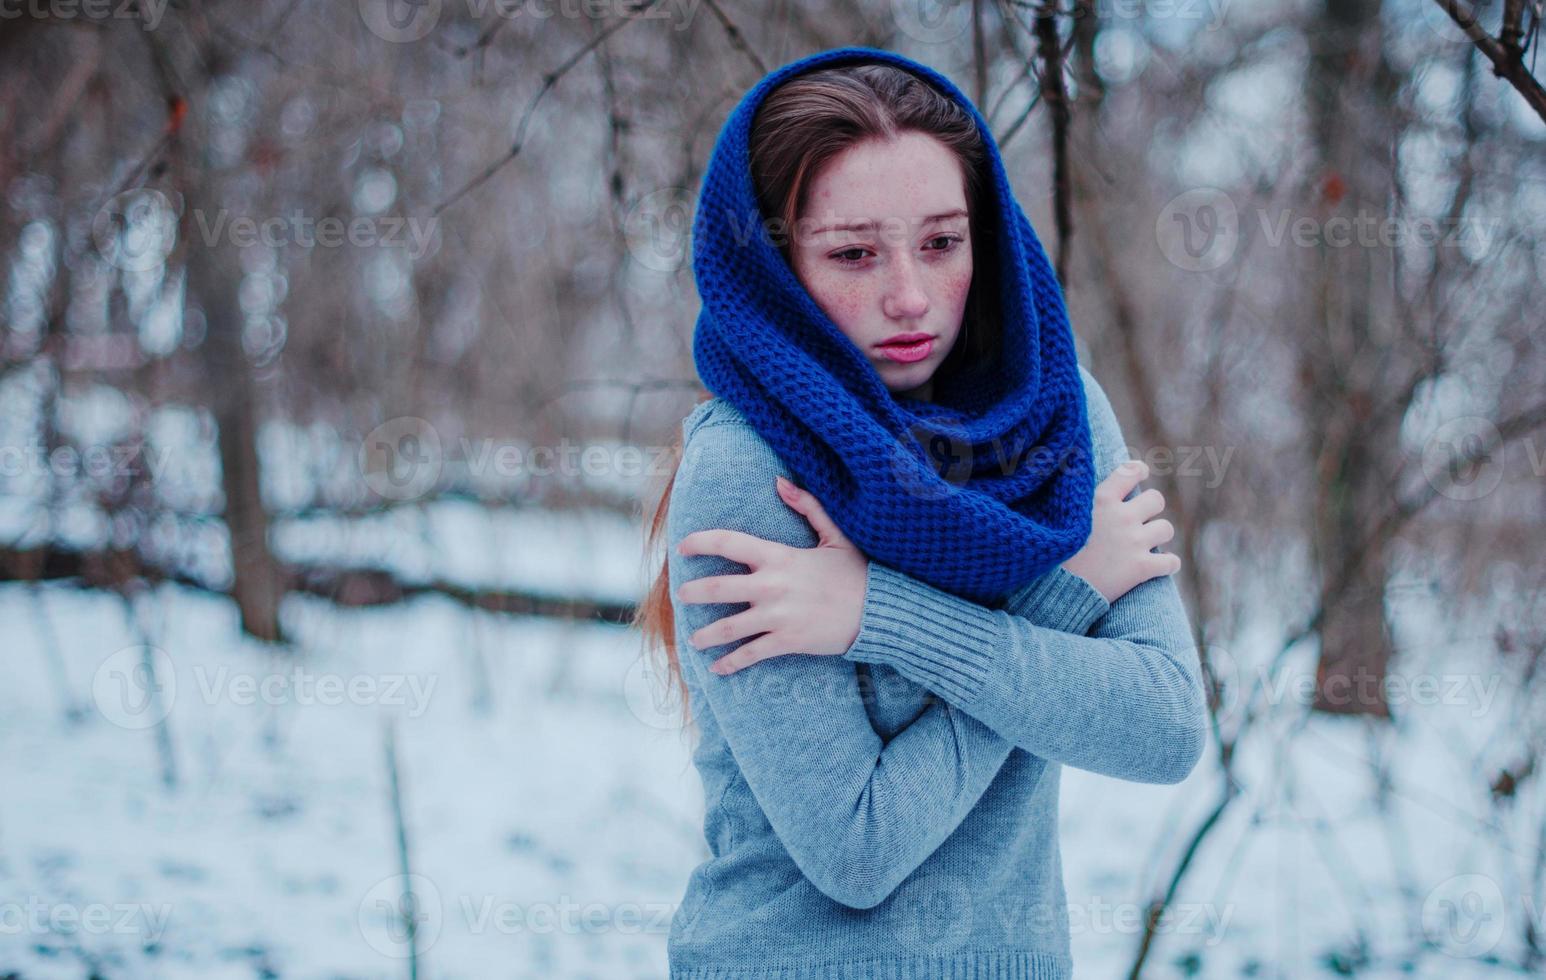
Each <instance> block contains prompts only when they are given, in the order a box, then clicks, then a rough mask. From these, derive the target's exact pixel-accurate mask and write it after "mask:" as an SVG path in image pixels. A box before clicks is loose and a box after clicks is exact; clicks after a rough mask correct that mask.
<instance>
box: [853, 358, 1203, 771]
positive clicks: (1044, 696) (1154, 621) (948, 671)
mask: <svg viewBox="0 0 1546 980" xmlns="http://www.w3.org/2000/svg"><path fill="white" fill-rule="evenodd" d="M1086 385H1087V388H1088V392H1089V397H1088V403H1089V407H1090V419H1091V427H1092V431H1093V433H1094V436H1095V439H1094V442H1095V448H1096V454H1097V462H1096V474H1097V482H1099V481H1100V480H1103V479H1105V477H1106V476H1107V475H1108V474H1109V473H1110V472H1111V471H1112V470H1113V469H1115V468H1116V466H1117V465H1118V464H1119V463H1120V462H1121V461H1122V460H1124V459H1126V458H1127V452H1126V449H1125V443H1124V442H1123V440H1122V435H1121V429H1120V427H1119V425H1118V423H1117V420H1116V415H1115V413H1114V412H1113V411H1112V409H1111V406H1110V403H1109V402H1108V401H1107V399H1106V397H1105V395H1104V393H1103V392H1101V391H1100V390H1099V388H1098V386H1094V381H1093V378H1090V377H1089V376H1088V375H1086ZM1138 492H1139V489H1138V488H1134V490H1133V494H1134V495H1135V494H1137V493H1138ZM1131 496H1132V495H1129V499H1131ZM1048 602H1060V603H1062V604H1064V605H1066V606H1068V607H1069V609H1070V610H1071V615H1072V613H1073V612H1074V611H1080V610H1082V611H1083V614H1082V615H1079V616H1076V617H1075V622H1076V626H1075V628H1074V629H1071V630H1067V631H1065V630H1060V629H1055V628H1051V627H1049V626H1047V625H1045V624H1044V623H1040V622H1037V621H1036V620H1035V619H1033V618H1027V615H1026V614H1027V613H1031V614H1034V613H1035V611H1036V609H1037V607H1038V606H1040V605H1044V604H1046V603H1048ZM1085 615H1087V616H1088V619H1087V620H1084V622H1085V623H1086V624H1088V623H1089V621H1090V620H1093V621H1094V624H1093V625H1094V629H1093V631H1092V632H1090V635H1085V633H1086V630H1084V629H1082V628H1079V627H1078V625H1077V624H1078V621H1079V620H1081V619H1083V618H1084V616H1085ZM843 656H844V657H845V658H846V659H849V660H853V661H857V662H865V663H881V664H889V665H891V666H892V667H894V668H895V669H896V670H897V671H898V672H899V673H901V674H902V675H904V676H906V677H908V678H909V679H911V680H913V681H915V682H917V683H918V684H921V685H922V686H924V687H926V688H928V689H929V690H931V691H933V692H934V693H936V694H938V695H939V696H941V697H943V698H944V699H945V700H946V701H948V702H949V703H951V704H953V705H955V706H957V707H959V708H961V709H963V710H964V711H966V712H967V713H968V714H970V715H971V716H972V717H974V718H977V719H979V720H980V721H982V722H983V723H985V724H986V725H987V726H988V727H989V728H991V729H993V730H994V731H995V732H998V733H999V734H1000V735H1002V736H1004V737H1005V738H1007V739H1008V740H1010V741H1011V742H1013V743H1014V744H1015V745H1017V746H1019V747H1020V748H1023V749H1025V750H1026V751H1028V752H1031V753H1032V754H1034V755H1037V756H1040V757H1042V758H1044V759H1049V760H1052V761H1055V762H1059V763H1063V764H1065V765H1070V766H1074V767H1076V768H1079V769H1086V770H1089V771H1091V772H1098V773H1103V774H1105V775H1109V776H1115V777H1117V778H1120V779H1127V780H1133V781H1137V782H1146V783H1176V782H1180V781H1181V780H1183V779H1185V778H1186V776H1187V774H1188V773H1190V772H1191V771H1192V769H1193V768H1194V767H1195V766H1196V764H1197V761H1198V759H1199V758H1200V757H1201V755H1202V752H1203V749H1204V748H1205V746H1206V744H1207V730H1208V715H1207V709H1206V700H1205V695H1204V690H1203V684H1202V672H1201V667H1200V665H1199V662H1198V654H1197V648H1196V644H1195V642H1194V641H1193V639H1192V633H1191V628H1190V625H1189V623H1188V620H1187V614H1186V608H1185V606H1184V604H1183V603H1182V601H1181V596H1180V592H1179V590H1178V589H1177V587H1176V584H1175V580H1174V577H1173V576H1170V575H1162V576H1159V577H1157V578H1151V579H1148V580H1146V581H1144V582H1141V583H1139V584H1138V585H1137V586H1135V587H1134V588H1132V589H1131V590H1129V591H1128V592H1127V593H1126V594H1125V595H1122V596H1119V597H1118V598H1117V600H1116V601H1115V602H1113V603H1109V604H1108V603H1107V602H1106V600H1105V597H1104V596H1102V595H1101V594H1100V593H1099V592H1098V591H1097V590H1096V589H1095V588H1094V587H1093V586H1091V585H1090V584H1089V583H1088V582H1086V581H1085V580H1084V579H1082V578H1080V577H1079V576H1077V575H1073V574H1072V573H1070V572H1068V571H1066V570H1065V569H1063V568H1062V567H1061V566H1058V567H1057V568H1054V569H1053V570H1052V572H1050V573H1048V574H1047V575H1044V576H1042V578H1040V579H1037V580H1036V581H1035V582H1033V583H1032V585H1031V586H1030V587H1028V588H1026V589H1022V590H1021V591H1019V592H1017V593H1015V594H1013V595H1012V596H1011V597H1010V600H1009V602H1008V603H1006V606H1005V608H1004V609H990V608H987V607H984V606H982V605H979V604H977V603H974V602H971V601H970V600H967V599H963V598H961V597H959V596H957V595H955V594H954V593H951V592H946V591H943V590H941V589H938V588H935V587H934V586H932V585H930V584H928V583H926V582H923V581H921V580H919V579H916V578H913V577H912V576H909V575H906V574H904V573H902V572H900V571H898V570H896V569H894V568H891V567H889V566H887V565H883V564H880V563H879V562H876V561H874V560H872V561H871V562H870V563H869V579H868V584H867V587H866V593H865V602H864V613H863V618H862V620H861V623H860V628H859V634H858V636H857V637H856V638H855V640H854V643H853V645H852V646H851V647H850V648H849V649H848V650H847V651H846V652H845V653H844V654H843Z"/></svg>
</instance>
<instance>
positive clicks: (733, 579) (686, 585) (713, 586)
mask: <svg viewBox="0 0 1546 980" xmlns="http://www.w3.org/2000/svg"><path fill="white" fill-rule="evenodd" d="M762 596H763V593H762V589H761V583H760V582H759V581H758V578H757V576H756V575H755V574H751V573H748V572H736V573H735V574H733V575H706V576H704V577H703V578H695V579H693V580H692V581H690V582H683V583H682V584H681V586H680V587H679V588H678V589H677V590H676V598H677V600H678V601H680V602H752V601H755V600H757V599H760V598H762Z"/></svg>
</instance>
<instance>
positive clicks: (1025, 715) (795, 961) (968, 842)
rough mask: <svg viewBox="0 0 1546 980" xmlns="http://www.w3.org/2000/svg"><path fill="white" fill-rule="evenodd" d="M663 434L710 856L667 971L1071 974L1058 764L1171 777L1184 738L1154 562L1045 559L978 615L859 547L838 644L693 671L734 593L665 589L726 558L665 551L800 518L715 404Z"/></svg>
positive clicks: (769, 461) (686, 906) (679, 616)
mask: <svg viewBox="0 0 1546 980" xmlns="http://www.w3.org/2000/svg"><path fill="white" fill-rule="evenodd" d="M1080 378H1081V381H1082V382H1083V384H1084V385H1086V386H1088V387H1087V391H1086V394H1087V397H1088V399H1089V404H1090V411H1091V425H1092V441H1093V447H1094V450H1095V454H1096V469H1097V473H1099V474H1100V476H1101V477H1102V478H1104V476H1105V475H1106V474H1108V473H1110V471H1111V470H1112V469H1114V468H1115V467H1116V465H1117V464H1118V463H1119V462H1121V461H1122V460H1124V459H1126V458H1127V454H1126V452H1125V451H1124V448H1123V447H1124V445H1125V443H1124V441H1123V439H1122V434H1121V431H1120V429H1119V427H1118V425H1117V422H1116V417H1115V415H1114V414H1113V413H1112V410H1111V406H1110V403H1109V401H1108V400H1107V399H1106V397H1105V394H1104V392H1102V391H1101V390H1100V388H1099V386H1098V385H1097V384H1096V383H1095V380H1094V378H1093V377H1091V376H1090V375H1089V373H1088V372H1087V371H1084V370H1083V369H1082V368H1081V369H1080ZM682 431H683V440H684V446H685V449H684V453H683V457H682V462H681V465H680V468H679V469H678V470H677V476H676V479H675V481H674V482H673V485H672V489H671V502H670V508H669V513H668V517H667V532H666V538H667V556H668V558H667V560H668V562H669V566H668V568H669V575H670V581H671V584H672V610H673V613H674V616H675V622H676V627H675V631H676V643H677V651H678V656H679V658H680V662H681V667H682V671H683V676H684V678H685V680H686V682H687V685H688V689H689V696H690V699H691V703H692V705H693V716H694V718H695V719H697V723H698V728H699V735H700V737H699V740H698V744H697V746H696V747H695V749H694V752H693V762H694V764H695V765H696V767H697V769H698V771H699V774H700V775H701V776H702V779H703V796H704V800H705V803H706V807H705V811H704V819H703V833H704V838H703V839H704V843H705V845H706V846H707V850H708V852H709V855H708V857H707V858H706V859H705V860H704V861H703V862H702V863H701V864H700V865H698V866H697V867H696V868H694V869H693V871H692V873H691V875H690V876H689V878H688V882H687V888H686V893H685V895H684V896H683V898H682V900H681V903H680V905H679V906H678V908H677V910H676V912H675V914H674V915H673V917H672V920H671V926H670V932H669V935H668V939H667V954H668V959H669V964H670V976H671V978H672V980H730V978H735V980H774V978H777V980H859V978H890V980H923V978H928V980H943V978H967V977H979V978H1006V980H1007V978H1025V980H1032V978H1034V980H1046V978H1059V980H1061V978H1067V977H1068V976H1070V975H1071V973H1072V970H1073V957H1072V950H1071V948H1070V920H1071V918H1072V917H1071V915H1070V904H1069V897H1068V895H1067V894H1066V892H1065V890H1064V884H1063V873H1062V863H1061V858H1060V854H1059V845H1058V816H1059V804H1058V782H1059V775H1060V771H1061V766H1063V765H1072V766H1077V767H1079V768H1083V769H1088V770H1090V771H1093V772H1099V773H1103V774H1105V775H1108V776H1112V777H1115V778H1120V779H1128V780H1134V781H1140V782H1148V783H1175V782H1178V781H1180V780H1182V779H1184V778H1185V777H1186V776H1187V774H1188V773H1189V772H1190V771H1191V770H1192V768H1193V767H1194V766H1195V764H1196V762H1197V760H1198V758H1199V757H1200V754H1201V753H1202V751H1203V749H1204V747H1205V745H1206V740H1207V731H1208V713H1207V710H1206V701H1205V698H1204V688H1203V684H1202V673H1201V669H1200V666H1199V663H1198V657H1197V650H1196V647H1195V644H1194V642H1193V640H1192V631H1191V628H1190V626H1189V625H1188V622H1187V615H1186V611H1185V608H1184V607H1183V605H1182V602H1181V597H1180V594H1179V592H1178V591H1177V588H1176V584H1175V581H1174V577H1173V576H1160V577H1158V578H1152V579H1149V580H1147V581H1145V582H1142V583H1140V584H1139V585H1137V586H1136V587H1134V588H1133V589H1131V590H1130V591H1128V592H1127V593H1126V594H1124V595H1121V596H1119V597H1117V598H1116V600H1115V601H1113V602H1107V600H1106V599H1105V597H1104V596H1102V595H1101V593H1100V592H1099V591H1097V590H1096V589H1095V588H1094V587H1093V586H1091V585H1090V584H1089V583H1088V582H1087V581H1085V580H1084V579H1083V578H1081V577H1079V576H1077V575H1074V574H1072V573H1070V572H1069V571H1067V570H1066V569H1064V568H1062V567H1061V566H1057V567H1054V568H1052V569H1050V570H1049V571H1048V572H1046V573H1045V574H1043V575H1042V576H1041V577H1039V578H1037V579H1034V580H1033V581H1031V582H1029V583H1027V584H1026V585H1024V586H1023V587H1021V588H1019V589H1017V590H1015V591H1014V592H1013V593H1012V594H1011V595H1010V596H1009V597H1008V598H1007V599H1006V600H1005V602H1004V604H1003V605H1002V607H996V606H995V607H989V606H984V605H979V604H977V603H974V602H971V601H969V600H967V599H963V598H961V597H958V596H956V595H954V594H953V593H950V592H946V591H944V590H941V589H938V588H936V587H934V586H932V585H929V584H928V583H926V582H923V581H921V580H920V579H917V578H914V577H912V576H909V575H906V574H904V573H902V572H900V571H898V570H897V569H895V568H892V567H890V566H887V565H885V564H882V563H879V562H877V561H875V560H874V559H871V560H870V561H869V563H868V566H867V581H866V587H865V597H864V606H863V613H862V617H861V620H860V626H859V633H858V635H857V637H856V638H855V640H854V643H853V644H852V646H851V647H850V648H849V649H848V650H847V651H845V653H844V654H843V655H841V656H812V655H809V654H801V653H794V654H789V655H785V656H779V657H773V658H771V659H768V660H764V661H762V662H760V663H755V664H752V665H750V666H748V667H745V668H743V669H742V670H739V671H737V672H735V673H733V674H729V675H725V676H721V675H719V674H715V673H714V672H713V671H711V670H709V669H708V668H709V665H710V664H712V663H713V662H714V661H715V660H716V659H718V658H719V657H721V656H723V655H725V654H727V653H730V652H732V651H734V650H736V649H737V648H738V647H740V645H741V644H742V643H743V642H745V641H744V640H736V641H732V642H730V643H725V644H722V645H719V646H712V647H695V646H693V645H692V644H691V642H690V641H689V637H691V636H692V635H694V634H695V633H696V632H697V631H698V630H700V629H702V628H703V627H705V626H707V625H709V624H710V623H713V622H715V621H717V620H719V619H722V618H724V617H726V616H731V615H734V614H736V613H740V612H742V611H744V610H745V609H746V608H747V604H746V603H744V602H689V603H683V602H680V601H679V600H678V599H677V598H676V589H678V588H680V587H681V586H682V585H683V584H684V583H686V582H689V581H692V580H694V579H697V578H702V577H705V576H720V575H732V574H737V573H740V572H745V571H746V566H744V565H742V564H740V563H737V562H735V561H732V560H731V559H728V558H725V557H723V556H721V555H717V554H712V553H709V554H695V555H681V554H678V553H677V551H676V545H677V543H679V542H680V541H681V540H682V538H684V537H686V536H687V535H688V534H691V533H693V532H695V531H700V530H706V529H710V528H728V529H730V530H735V531H741V532H743V533H746V534H751V535H755V536H757V537H759V538H764V539H766V540H770V541H775V542H778V543H780V544H784V545H787V546H790V547H798V548H809V547H813V546H814V545H815V544H816V534H815V531H814V530H813V529H812V528H811V526H810V525H809V523H808V522H807V521H806V520H805V518H804V517H802V516H801V515H800V514H799V513H798V512H797V511H795V510H794V509H793V508H791V507H789V506H788V505H787V504H785V503H784V502H783V501H782V500H781V499H780V498H779V496H778V493H777V490H776V488H775V486H774V479H775V477H777V476H779V475H783V476H786V477H787V476H789V474H790V469H789V467H788V466H786V465H785V461H783V460H781V459H780V458H779V457H778V456H777V454H775V453H774V452H773V451H772V448H771V447H770V446H769V445H768V443H767V442H766V441H765V440H764V439H763V438H761V436H759V435H758V433H757V432H756V430H755V429H753V428H752V426H751V424H750V422H749V421H748V420H747V419H746V417H745V416H744V415H742V414H741V413H740V412H739V411H738V410H737V409H736V408H735V407H734V406H732V405H730V404H729V403H728V402H727V401H725V400H724V399H722V398H712V399H710V400H708V401H706V402H704V403H703V404H701V405H699V406H698V407H697V408H695V409H694V410H693V411H692V412H691V413H690V414H689V415H688V417H687V419H686V420H685V421H684V422H683V426H682ZM1138 492H1140V488H1139V487H1135V488H1134V490H1133V493H1135V494H1136V493H1138ZM1135 859H1136V858H1135ZM1092 897H1093V898H1094V899H1095V900H1097V901H1100V900H1103V899H1101V898H1100V896H1078V897H1077V898H1076V901H1075V903H1074V905H1073V910H1074V911H1075V912H1079V913H1084V912H1087V911H1088V910H1087V909H1086V908H1085V907H1084V906H1085V902H1086V899H1087V898H1092ZM1080 918H1081V919H1083V918H1084V915H1083V914H1081V915H1080ZM1137 938H1138V937H1137V935H1136V933H1129V934H1121V935H1112V936H1106V937H1096V938H1093V939H1091V940H1090V941H1092V942H1106V943H1113V944H1116V945H1117V946H1119V947H1121V948H1123V949H1126V948H1127V947H1128V946H1130V945H1131V944H1132V943H1133V942H1134V941H1136V940H1137Z"/></svg>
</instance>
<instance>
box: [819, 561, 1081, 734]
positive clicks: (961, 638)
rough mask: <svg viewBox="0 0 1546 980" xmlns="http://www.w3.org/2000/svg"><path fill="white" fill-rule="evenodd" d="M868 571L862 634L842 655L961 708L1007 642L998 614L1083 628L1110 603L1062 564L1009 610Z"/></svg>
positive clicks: (876, 569) (888, 570)
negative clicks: (898, 675)
mask: <svg viewBox="0 0 1546 980" xmlns="http://www.w3.org/2000/svg"><path fill="white" fill-rule="evenodd" d="M868 574H869V577H868V581H867V582H866V585H865V593H864V612H863V615H862V617H861V619H860V621H859V634H858V636H856V637H855V638H854V642H853V644H852V645H851V646H850V647H849V648H848V649H847V650H846V651H844V653H843V656H844V657H845V658H847V659H849V660H855V661H861V662H864V663H880V664H887V665H889V666H892V667H896V668H898V669H899V670H902V672H903V673H904V674H907V675H910V676H913V677H915V678H917V679H918V680H920V681H921V682H924V683H926V684H927V685H928V686H929V687H930V688H931V689H932V690H933V691H934V692H935V693H936V694H939V695H941V696H942V697H944V698H945V700H947V701H949V702H951V703H952V704H956V705H959V706H962V707H965V706H968V705H970V704H972V703H973V701H974V700H975V699H976V696H977V694H978V692H979V691H980V690H981V689H982V685H983V683H984V681H985V680H986V678H987V677H988V674H989V665H990V663H991V658H992V657H994V656H996V655H997V654H998V653H999V649H1000V647H1001V646H1002V644H1004V643H1005V642H1006V640H1005V638H1004V635H1003V630H1004V620H1003V619H1002V618H1001V617H1003V616H1006V615H1018V616H1022V617H1024V618H1027V619H1030V620H1032V621H1033V622H1034V623H1035V625H1037V626H1045V627H1048V628H1052V629H1058V630H1061V631H1063V632H1077V633H1080V634H1083V632H1084V631H1085V630H1086V629H1088V628H1089V625H1090V623H1092V622H1094V621H1095V620H1096V619H1097V618H1099V617H1100V616H1101V615H1103V614H1104V613H1105V611H1106V610H1107V609H1109V608H1110V604H1109V603H1108V602H1106V598H1105V596H1103V595H1101V594H1100V592H1099V591H1097V590H1096V589H1095V587H1094V586H1092V585H1090V583H1089V582H1087V581H1085V580H1084V579H1082V578H1080V577H1079V576H1077V575H1074V574H1073V573H1072V572H1069V571H1067V570H1066V569H1063V568H1061V567H1059V568H1056V569H1054V571H1053V573H1050V574H1048V575H1046V576H1044V577H1043V579H1042V580H1038V581H1037V582H1036V583H1033V585H1032V587H1031V588H1030V589H1029V590H1028V591H1027V592H1026V594H1024V595H1017V596H1016V597H1015V599H1014V605H1015V607H1016V611H1012V612H1006V611H999V610H993V609H989V608H987V607H985V606H980V605H978V604H977V603H975V602H972V601H970V600H968V599H963V598H961V597H960V596H958V595H955V594H954V593H951V592H946V591H944V590H943V589H938V588H935V587H934V586H932V585H930V584H928V583H927V582H923V581H921V580H919V579H916V578H913V577H911V576H909V575H905V574H903V573H902V572H899V571H897V570H896V569H894V568H892V567H891V566H889V565H883V564H881V563H879V562H876V561H873V560H872V561H870V562H869V573H868Z"/></svg>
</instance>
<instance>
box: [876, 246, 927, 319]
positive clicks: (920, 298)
mask: <svg viewBox="0 0 1546 980" xmlns="http://www.w3.org/2000/svg"><path fill="white" fill-rule="evenodd" d="M893 268H894V269H895V272H894V273H893V274H892V277H891V282H890V283H889V284H888V286H887V289H886V296H885V302H884V303H883V309H884V312H885V314H886V316H888V317H890V318H891V319H893V320H909V319H916V318H917V317H921V316H923V315H924V314H925V313H927V312H928V311H929V296H928V294H927V293H925V292H924V290H923V276H922V274H921V271H920V270H919V269H918V266H917V264H916V263H915V262H914V261H913V260H912V259H911V258H903V259H898V260H897V262H896V264H895V266H894V267H893Z"/></svg>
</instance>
